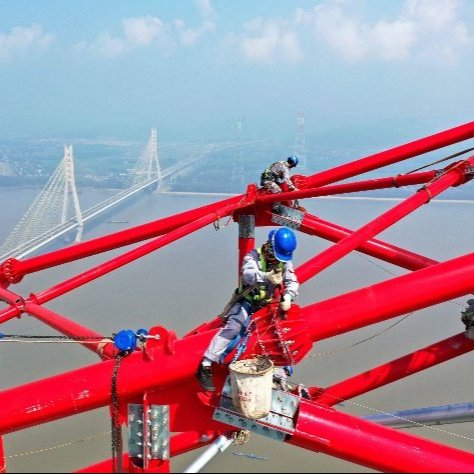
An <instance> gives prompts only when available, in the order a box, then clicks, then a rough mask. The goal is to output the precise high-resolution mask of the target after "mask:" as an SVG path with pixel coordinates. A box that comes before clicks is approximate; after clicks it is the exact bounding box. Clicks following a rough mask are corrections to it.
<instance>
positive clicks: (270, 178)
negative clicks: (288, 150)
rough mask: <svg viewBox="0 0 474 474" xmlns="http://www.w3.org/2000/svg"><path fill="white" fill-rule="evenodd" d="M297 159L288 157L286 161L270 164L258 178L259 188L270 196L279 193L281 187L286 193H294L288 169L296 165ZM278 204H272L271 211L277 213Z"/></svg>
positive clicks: (294, 187)
mask: <svg viewBox="0 0 474 474" xmlns="http://www.w3.org/2000/svg"><path fill="white" fill-rule="evenodd" d="M298 162H299V159H298V157H297V156H295V155H291V156H289V157H288V158H287V159H286V161H277V162H275V163H273V164H271V165H270V166H269V167H268V168H266V169H265V171H264V172H263V173H262V175H261V177H260V186H262V187H263V188H264V189H265V190H267V191H268V192H270V193H272V194H276V193H281V192H282V191H283V189H282V185H284V186H286V187H287V188H288V191H296V190H297V188H296V186H295V185H294V184H293V183H292V182H291V180H290V169H291V168H294V167H295V166H297V165H298ZM279 209H280V203H279V202H274V203H273V210H275V211H278V210H279Z"/></svg>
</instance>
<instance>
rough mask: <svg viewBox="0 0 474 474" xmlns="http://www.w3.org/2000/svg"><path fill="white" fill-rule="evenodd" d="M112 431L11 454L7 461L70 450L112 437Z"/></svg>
mask: <svg viewBox="0 0 474 474" xmlns="http://www.w3.org/2000/svg"><path fill="white" fill-rule="evenodd" d="M110 433H111V432H110V431H104V432H103V433H98V434H95V435H90V436H85V437H83V438H80V439H76V440H74V441H66V442H65V443H61V444H57V445H55V446H49V447H47V448H41V449H36V450H34V451H24V452H22V453H16V454H10V455H8V456H6V458H7V459H14V458H19V457H23V456H31V455H33V454H42V453H47V452H49V451H53V450H55V449H61V448H68V447H69V446H74V445H76V444H80V443H84V442H85V441H90V440H93V439H97V438H102V437H103V436H107V435H110Z"/></svg>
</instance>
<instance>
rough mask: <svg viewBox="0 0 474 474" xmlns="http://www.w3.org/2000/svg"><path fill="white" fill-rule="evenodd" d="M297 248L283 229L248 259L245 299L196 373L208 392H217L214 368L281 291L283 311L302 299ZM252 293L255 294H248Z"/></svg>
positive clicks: (231, 313)
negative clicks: (295, 258) (295, 262)
mask: <svg viewBox="0 0 474 474" xmlns="http://www.w3.org/2000/svg"><path fill="white" fill-rule="evenodd" d="M295 248H296V236H295V234H294V232H293V231H292V230H291V229H289V228H287V227H282V228H279V229H278V230H272V231H271V232H270V233H269V235H268V240H267V241H266V242H265V243H264V244H263V245H262V246H261V247H259V248H256V249H254V250H252V251H250V252H249V253H248V254H247V255H246V256H245V257H244V259H243V263H242V267H241V291H240V292H239V293H238V294H237V296H238V295H239V294H242V296H241V297H240V298H238V299H237V301H236V303H235V304H234V305H233V306H232V307H231V308H230V310H229V312H228V314H227V316H226V320H227V322H226V324H225V326H224V327H222V328H221V329H220V330H219V331H218V332H217V333H216V335H215V336H214V337H213V339H212V341H211V343H210V344H209V347H208V348H207V350H206V352H205V353H204V357H203V359H202V361H201V363H200V365H199V368H198V371H197V373H196V376H197V379H198V380H199V383H200V384H201V387H202V388H203V389H204V390H206V391H209V392H212V391H214V390H215V386H214V381H213V377H212V364H214V363H222V362H223V360H224V358H225V357H226V355H227V353H228V352H227V351H229V352H230V350H231V349H232V348H233V347H235V343H236V341H238V340H239V339H240V337H241V336H242V334H243V332H244V331H245V329H246V328H247V326H248V324H249V322H250V318H251V316H252V314H253V313H255V312H256V311H258V310H259V309H261V308H262V307H263V306H265V305H266V304H267V303H268V302H270V301H271V300H272V299H273V298H274V296H275V292H276V289H277V288H278V287H280V286H281V285H282V286H283V288H282V292H281V294H282V298H281V302H280V307H281V309H282V310H283V311H288V310H289V309H290V307H291V303H292V302H293V301H295V300H296V298H297V297H298V288H299V283H298V280H297V278H296V275H295V272H294V269H293V263H292V262H291V260H292V258H293V251H294V250H295ZM250 287H251V288H250ZM249 289H251V290H252V291H248V290H249Z"/></svg>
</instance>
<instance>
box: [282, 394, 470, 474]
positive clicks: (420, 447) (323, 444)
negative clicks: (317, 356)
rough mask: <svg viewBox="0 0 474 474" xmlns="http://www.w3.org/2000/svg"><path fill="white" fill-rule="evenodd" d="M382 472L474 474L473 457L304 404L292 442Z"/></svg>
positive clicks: (323, 407) (317, 406)
mask: <svg viewBox="0 0 474 474" xmlns="http://www.w3.org/2000/svg"><path fill="white" fill-rule="evenodd" d="M289 442H290V443H291V444H293V445H295V446H300V447H303V448H306V449H311V450H313V451H321V452H323V453H327V454H330V455H331V456H336V457H339V458H342V459H346V460H348V461H352V462H355V463H357V464H361V465H363V466H367V467H370V468H372V469H376V470H378V471H383V472H472V469H473V466H474V454H471V453H466V452H465V451H461V450H458V449H455V448H451V447H448V446H444V445H442V444H440V443H436V442H433V441H428V440H426V439H423V438H420V437H418V436H414V435H410V434H407V433H404V432H402V431H397V430H394V429H390V428H387V427H385V426H380V425H376V424H375V423H371V422H369V421H365V420H362V419H360V418H356V417H354V416H351V415H347V414H345V413H340V412H337V411H336V410H334V409H333V408H329V407H325V406H320V405H317V404H313V403H311V402H307V401H306V400H301V402H300V409H299V414H298V421H297V425H296V430H295V434H294V435H293V436H292V437H291V440H290V441H289Z"/></svg>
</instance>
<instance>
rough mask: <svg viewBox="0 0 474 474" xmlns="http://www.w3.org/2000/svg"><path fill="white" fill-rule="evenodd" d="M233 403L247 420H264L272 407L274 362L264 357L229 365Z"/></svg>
mask: <svg viewBox="0 0 474 474" xmlns="http://www.w3.org/2000/svg"><path fill="white" fill-rule="evenodd" d="M229 372H230V384H231V390H232V402H233V404H234V407H235V408H236V409H237V410H239V411H240V412H241V413H242V414H243V415H244V416H245V417H246V418H251V419H254V420H256V419H259V418H264V417H265V416H267V415H268V414H269V413H270V410H271V407H272V386H273V362H272V361H271V360H270V359H268V358H264V357H256V358H254V359H244V360H238V361H236V362H233V363H232V364H230V365H229Z"/></svg>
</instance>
